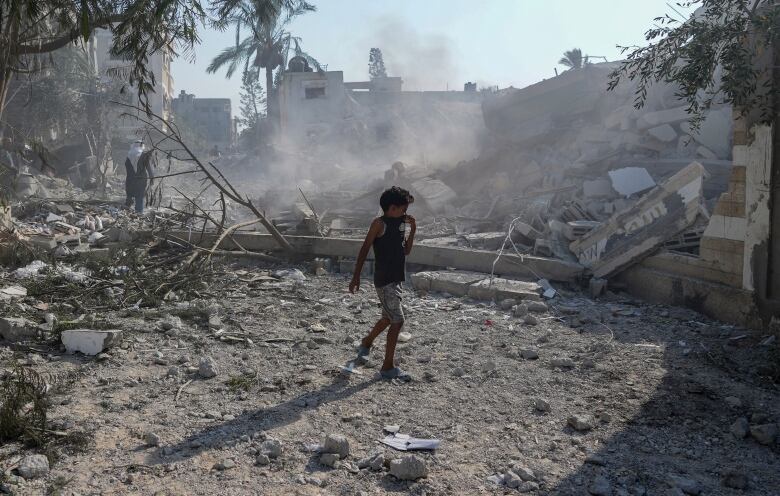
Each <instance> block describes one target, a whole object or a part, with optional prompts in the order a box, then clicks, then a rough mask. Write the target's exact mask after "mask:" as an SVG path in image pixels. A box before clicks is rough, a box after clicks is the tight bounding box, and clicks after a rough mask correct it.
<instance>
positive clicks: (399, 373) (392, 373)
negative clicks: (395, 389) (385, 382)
mask: <svg viewBox="0 0 780 496" xmlns="http://www.w3.org/2000/svg"><path fill="white" fill-rule="evenodd" d="M379 375H381V376H382V379H398V380H400V381H401V382H409V381H411V380H412V376H411V375H409V374H407V373H406V372H404V371H403V370H401V369H399V368H398V367H394V368H392V369H390V370H380V371H379Z"/></svg>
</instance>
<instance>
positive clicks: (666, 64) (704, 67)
mask: <svg viewBox="0 0 780 496" xmlns="http://www.w3.org/2000/svg"><path fill="white" fill-rule="evenodd" d="M676 5H677V7H679V8H681V9H693V8H698V10H697V11H696V12H695V14H694V15H692V16H690V17H689V18H687V19H683V18H681V16H680V14H679V13H677V11H676V9H675V12H676V14H677V15H678V17H672V16H670V15H666V16H664V17H659V18H656V19H655V20H654V23H655V27H653V28H652V29H650V30H648V31H647V32H646V33H645V39H646V40H647V41H648V42H649V43H648V45H647V46H644V47H623V48H622V49H623V52H624V53H627V54H628V55H627V59H626V60H625V61H624V62H622V63H621V65H620V67H619V68H618V69H616V70H615V71H614V72H613V73H612V74H611V77H610V82H609V89H610V90H611V89H614V88H615V87H617V85H618V84H619V83H620V82H621V81H624V80H626V79H628V80H630V81H635V82H636V84H637V88H636V98H635V100H634V106H635V107H637V108H641V107H642V106H643V105H644V103H645V100H646V98H647V89H648V87H649V86H650V85H651V84H653V83H656V82H664V83H672V84H676V85H677V86H678V91H677V96H678V97H679V98H680V99H681V100H683V101H684V102H685V103H686V104H687V106H688V112H689V113H690V114H691V123H692V125H693V126H694V127H695V128H697V127H698V126H699V125H700V124H701V121H702V119H703V116H704V114H705V113H706V111H707V110H708V109H709V108H710V107H711V106H712V105H713V104H715V103H729V104H732V105H734V106H735V107H736V108H738V109H741V110H742V111H743V112H756V113H757V114H759V116H760V119H761V120H763V121H770V120H772V119H773V118H774V116H775V115H776V111H775V106H774V105H775V103H774V101H775V96H776V92H777V88H775V87H774V85H773V84H772V74H771V70H772V66H773V63H772V61H771V59H770V60H769V61H767V62H768V63H766V62H765V61H762V57H764V56H767V55H769V56H770V57H771V53H772V46H773V45H775V44H776V43H777V42H778V41H780V40H778V26H780V23H779V22H778V21H780V4H777V2H775V1H770V0H689V1H683V2H678V3H677V4H676Z"/></svg>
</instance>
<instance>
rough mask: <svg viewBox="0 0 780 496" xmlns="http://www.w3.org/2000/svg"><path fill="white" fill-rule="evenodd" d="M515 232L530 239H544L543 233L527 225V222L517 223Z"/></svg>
mask: <svg viewBox="0 0 780 496" xmlns="http://www.w3.org/2000/svg"><path fill="white" fill-rule="evenodd" d="M514 226H515V230H516V231H517V232H519V233H520V234H522V235H523V236H525V237H526V238H528V239H537V238H541V237H542V233H540V232H539V231H537V230H536V229H534V227H533V226H531V225H529V224H526V223H525V222H520V221H516V222H515V223H514Z"/></svg>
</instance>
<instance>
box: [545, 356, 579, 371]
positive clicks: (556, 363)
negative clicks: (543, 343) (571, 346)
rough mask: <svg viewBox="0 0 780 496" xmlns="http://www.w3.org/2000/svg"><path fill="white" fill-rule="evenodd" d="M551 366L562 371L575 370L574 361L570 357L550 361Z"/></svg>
mask: <svg viewBox="0 0 780 496" xmlns="http://www.w3.org/2000/svg"><path fill="white" fill-rule="evenodd" d="M550 365H552V366H553V367H558V368H562V369H571V368H574V360H572V359H571V358H569V357H556V358H553V359H552V360H550Z"/></svg>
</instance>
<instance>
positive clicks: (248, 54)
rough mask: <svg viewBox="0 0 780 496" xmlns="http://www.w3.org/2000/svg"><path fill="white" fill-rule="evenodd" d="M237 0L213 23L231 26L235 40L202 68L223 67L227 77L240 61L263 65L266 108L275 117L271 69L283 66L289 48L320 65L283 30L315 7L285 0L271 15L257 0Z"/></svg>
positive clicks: (314, 64) (295, 38) (276, 115)
mask: <svg viewBox="0 0 780 496" xmlns="http://www.w3.org/2000/svg"><path fill="white" fill-rule="evenodd" d="M235 1H237V2H239V0H235ZM239 3H240V5H241V8H240V9H237V10H236V11H235V12H233V13H231V14H230V15H229V16H227V17H225V18H224V19H222V21H220V23H218V24H217V27H219V28H222V29H225V28H227V27H228V26H230V25H233V26H235V29H236V44H235V45H234V46H231V47H227V48H225V49H224V50H222V53H220V54H219V55H217V56H216V57H215V58H214V60H212V61H211V64H209V66H208V68H207V69H206V71H207V72H209V73H215V72H217V71H219V70H220V69H222V68H226V71H225V75H226V76H227V77H228V78H229V77H231V76H232V75H233V74H234V73H235V71H236V70H237V69H238V68H239V66H241V65H243V66H244V69H245V70H246V69H248V68H249V67H250V66H255V67H260V68H263V69H265V87H266V89H267V96H266V105H267V111H268V115H269V116H270V117H274V118H276V117H278V104H277V97H276V88H275V85H274V71H275V70H276V69H277V68H280V70H282V71H283V70H284V66H285V65H286V64H287V60H288V57H289V52H290V51H291V50H292V51H293V53H294V54H295V55H296V56H299V57H303V58H304V59H306V61H307V62H308V63H309V64H311V65H313V66H314V67H315V68H317V69H320V64H319V62H317V61H316V60H315V59H314V58H312V57H311V56H310V55H309V54H307V53H306V52H304V51H303V50H302V49H301V39H300V38H299V37H296V36H293V35H292V34H291V33H290V32H289V31H287V30H286V28H287V26H288V25H289V24H290V22H291V21H292V20H293V19H294V18H295V17H297V16H299V15H302V14H305V13H307V12H312V11H314V10H315V7H314V6H313V5H311V4H309V3H308V2H306V1H305V0H288V1H287V2H286V3H285V5H284V8H283V9H280V10H278V11H276V13H275V15H272V16H264V15H263V11H261V10H259V5H258V1H257V0H252V1H250V0H243V1H240V2H239ZM244 31H248V35H247V36H246V37H244V38H243V39H241V34H242V32H244Z"/></svg>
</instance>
